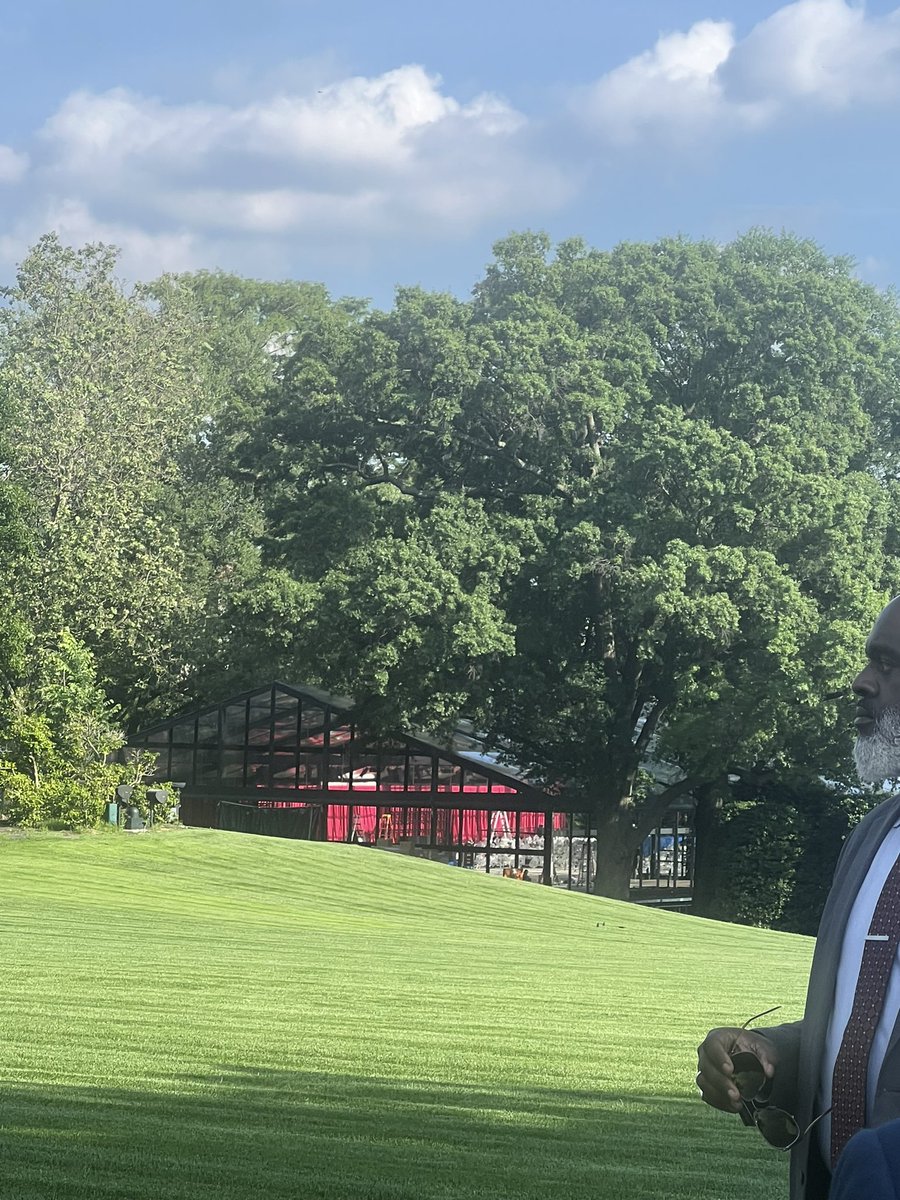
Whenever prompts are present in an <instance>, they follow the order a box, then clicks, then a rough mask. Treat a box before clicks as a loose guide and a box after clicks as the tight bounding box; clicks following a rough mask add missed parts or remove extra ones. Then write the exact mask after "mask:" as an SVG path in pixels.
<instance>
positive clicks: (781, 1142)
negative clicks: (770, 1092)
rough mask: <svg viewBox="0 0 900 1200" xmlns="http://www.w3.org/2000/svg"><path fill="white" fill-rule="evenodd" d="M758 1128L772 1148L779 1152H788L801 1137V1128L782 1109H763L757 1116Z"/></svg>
mask: <svg viewBox="0 0 900 1200" xmlns="http://www.w3.org/2000/svg"><path fill="white" fill-rule="evenodd" d="M756 1128H757V1129H758V1130H759V1132H760V1133H761V1134H762V1135H763V1137H764V1138H765V1139H766V1141H767V1142H768V1143H769V1145H770V1146H775V1147H777V1149H779V1150H787V1148H788V1146H793V1144H794V1142H796V1140H797V1139H798V1138H799V1136H800V1126H799V1125H798V1124H797V1122H796V1121H795V1120H794V1118H793V1117H792V1116H791V1114H790V1113H786V1112H785V1111H784V1109H781V1108H761V1109H760V1110H759V1111H758V1112H757V1114H756Z"/></svg>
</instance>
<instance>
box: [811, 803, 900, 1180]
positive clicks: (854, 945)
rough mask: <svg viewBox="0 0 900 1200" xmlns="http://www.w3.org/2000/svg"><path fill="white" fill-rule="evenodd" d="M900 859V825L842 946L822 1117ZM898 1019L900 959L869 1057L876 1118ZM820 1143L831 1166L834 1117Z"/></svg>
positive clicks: (872, 870) (866, 885) (823, 1125)
mask: <svg viewBox="0 0 900 1200" xmlns="http://www.w3.org/2000/svg"><path fill="white" fill-rule="evenodd" d="M898 857H900V821H898V822H897V823H896V824H895V825H894V826H893V828H891V829H890V830H889V831H888V834H887V836H886V837H885V839H884V841H883V842H882V843H881V845H880V846H879V847H878V850H877V851H876V853H875V857H874V859H873V860H872V865H871V866H870V867H869V871H868V874H867V875H866V877H865V879H864V880H863V884H862V887H861V888H860V889H859V891H858V892H857V894H856V899H855V900H854V902H853V908H852V909H851V910H850V918H849V920H848V921H847V928H846V929H845V930H844V941H843V944H842V946H841V957H840V960H839V961H838V968H837V977H836V980H835V985H834V1004H833V1005H832V1009H831V1019H830V1021H829V1022H828V1032H827V1034H826V1035H825V1053H824V1055H823V1057H822V1075H821V1079H820V1082H819V1099H820V1104H821V1107H820V1109H819V1111H820V1112H824V1110H825V1109H827V1108H830V1107H831V1079H832V1075H833V1074H834V1063H835V1059H836V1058H837V1056H838V1051H839V1050H840V1048H841V1041H842V1040H843V1037H844V1030H845V1029H846V1027H847V1022H848V1021H849V1020H850V1013H851V1011H852V1010H853V998H854V996H855V995H856V982H857V980H858V979H859V968H860V966H861V965H862V956H863V947H864V946H865V941H866V934H867V933H868V932H869V929H870V927H871V924H872V916H873V915H874V912H875V905H876V904H877V903H878V898H879V896H880V895H881V891H882V888H883V887H884V881H885V880H886V879H887V877H888V872H889V871H890V869H891V867H892V866H893V865H894V863H895V862H896V860H897V858H898ZM898 1013H900V953H898V957H897V958H895V959H894V965H893V966H892V967H891V975H890V978H889V979H888V985H887V992H886V993H885V997H884V1007H883V1008H882V1010H881V1017H880V1019H879V1022H878V1026H877V1028H876V1030H875V1038H874V1041H873V1042H872V1050H871V1053H870V1055H869V1073H868V1077H867V1080H866V1108H867V1110H868V1111H870V1112H871V1110H872V1106H873V1104H874V1103H875V1088H876V1085H877V1083H878V1075H879V1073H880V1071H881V1064H882V1063H883V1062H884V1056H885V1054H886V1053H887V1047H888V1042H889V1041H890V1037H891V1034H892V1033H893V1031H894V1025H895V1024H896V1021H897V1014H898ZM819 1139H820V1145H821V1148H822V1154H823V1156H824V1158H825V1162H826V1163H828V1162H830V1161H831V1118H830V1117H823V1118H822V1120H821V1121H820V1122H819Z"/></svg>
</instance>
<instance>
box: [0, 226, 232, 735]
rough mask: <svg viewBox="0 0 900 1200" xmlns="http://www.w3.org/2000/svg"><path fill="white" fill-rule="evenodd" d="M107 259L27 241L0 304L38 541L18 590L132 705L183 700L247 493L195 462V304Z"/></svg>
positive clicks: (19, 457)
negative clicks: (133, 280) (147, 286)
mask: <svg viewBox="0 0 900 1200" xmlns="http://www.w3.org/2000/svg"><path fill="white" fill-rule="evenodd" d="M115 265H116V252H115V251H114V250H113V249H112V248H110V247H107V246H87V247H85V248H83V249H81V250H74V249H69V248H67V247H64V246H62V245H61V244H60V242H59V240H58V239H57V238H56V237H55V235H48V236H46V237H44V238H42V239H41V240H40V241H39V242H38V244H37V245H36V246H35V247H34V249H33V250H32V251H31V252H30V254H29V255H28V256H27V257H26V259H25V260H24V262H23V263H22V264H21V267H20V268H19V272H18V277H17V282H16V284H15V286H14V287H12V288H8V289H6V291H5V296H6V300H7V305H6V307H4V308H3V309H2V310H0V339H2V348H3V356H2V360H0V402H2V403H4V404H6V405H7V406H8V407H9V408H10V410H11V412H12V417H13V424H12V427H11V431H10V450H9V458H8V462H9V465H10V477H11V479H12V480H13V481H14V482H15V483H16V484H17V485H18V486H19V487H20V488H21V489H22V491H23V492H24V493H25V495H26V497H27V504H28V516H29V525H30V533H31V537H32V539H33V542H34V548H35V552H34V553H33V554H32V555H31V556H30V558H29V559H28V560H27V562H24V563H23V564H22V566H21V569H20V571H19V572H18V579H17V600H18V603H19V605H20V606H21V609H22V611H23V613H24V615H25V617H26V619H27V621H28V623H29V624H30V626H31V628H32V630H33V631H34V632H35V634H36V635H37V636H38V637H39V638H41V639H43V640H44V641H45V642H49V641H50V640H52V639H53V638H54V637H55V636H56V635H57V634H58V633H59V631H60V630H61V629H71V630H72V631H73V633H74V634H75V635H76V636H77V638H78V639H79V640H80V641H81V642H83V643H84V644H85V645H86V646H88V647H90V649H91V651H92V652H93V653H94V655H95V657H96V660H97V663H98V667H99V670H100V674H101V677H102V678H103V680H104V681H105V683H106V685H107V687H108V688H109V689H110V694H111V695H112V696H113V697H114V698H115V700H116V701H117V702H118V703H119V704H120V706H122V707H123V709H124V710H125V711H126V712H132V711H134V709H135V708H136V707H138V706H142V707H143V708H144V710H145V711H146V710H147V709H148V707H150V706H151V705H152V702H153V701H154V700H155V699H156V698H157V697H164V698H165V703H166V704H167V705H171V704H177V703H178V702H179V701H181V700H183V692H182V691H181V690H180V689H181V688H183V686H184V682H185V680H186V678H187V676H188V674H189V670H190V666H191V665H192V663H193V660H194V659H195V658H196V657H197V655H198V653H199V651H198V649H197V643H198V641H200V640H201V637H203V636H205V637H206V638H208V637H209V636H210V634H209V629H208V622H209V616H210V613H211V612H214V611H215V610H216V609H217V607H218V606H219V605H220V604H221V599H222V593H223V592H224V591H226V590H227V587H228V584H229V580H230V579H232V578H235V579H237V580H238V581H239V580H240V579H241V578H242V576H243V574H244V573H245V571H246V570H247V569H248V567H247V564H248V560H250V569H251V570H252V569H253V567H254V566H255V559H254V558H253V554H252V551H251V550H249V549H248V547H247V544H246V543H247V537H248V536H249V535H248V534H247V532H246V529H247V524H248V522H247V521H246V520H245V519H244V508H245V507H246V498H245V496H244V495H243V494H242V493H241V491H240V489H239V488H238V487H237V486H235V485H233V484H229V483H227V482H226V483H223V482H220V481H217V480H215V479H210V478H208V477H207V476H204V477H199V478H198V467H197V462H196V454H194V453H193V451H195V449H196V445H197V443H198V440H199V439H201V438H202V433H203V428H204V426H205V424H206V422H207V421H208V419H209V407H208V400H209V397H208V395H207V394H206V393H205V391H204V387H205V385H206V383H207V382H208V381H207V379H206V375H205V374H204V370H203V367H204V364H205V358H204V355H205V351H204V350H203V347H202V344H201V343H202V335H203V330H202V326H201V324H200V322H199V318H198V315H197V313H196V311H195V310H194V308H192V307H191V305H190V304H189V303H188V300H187V298H185V297H183V296H181V295H180V293H178V291H177V290H173V291H172V293H171V294H170V295H169V296H168V297H167V303H166V304H165V305H163V304H161V303H160V302H159V300H158V299H156V298H155V297H154V296H151V295H150V294H149V293H148V292H147V291H146V290H144V289H141V288H137V289H135V290H133V291H130V292H129V291H126V289H125V288H124V287H123V286H122V285H121V284H120V283H119V281H118V280H117V279H116V277H115V273H114V272H115ZM200 512H202V513H203V516H204V519H205V530H206V534H207V536H206V538H205V540H203V541H200V540H199V539H198V538H197V536H196V532H197V527H198V526H199V525H200V524H201V521H200V516H199V514H200ZM251 524H252V522H251ZM217 535H219V536H217ZM0 625H2V622H0Z"/></svg>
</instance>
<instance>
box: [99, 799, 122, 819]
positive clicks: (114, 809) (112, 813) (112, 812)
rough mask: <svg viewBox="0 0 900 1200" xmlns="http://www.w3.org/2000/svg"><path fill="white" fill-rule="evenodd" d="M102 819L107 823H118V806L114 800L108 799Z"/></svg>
mask: <svg viewBox="0 0 900 1200" xmlns="http://www.w3.org/2000/svg"><path fill="white" fill-rule="evenodd" d="M103 820H104V821H105V822H106V823H107V825H118V823H119V806H118V804H117V803H116V802H115V800H110V801H108V802H107V805H106V812H105V813H104V814H103Z"/></svg>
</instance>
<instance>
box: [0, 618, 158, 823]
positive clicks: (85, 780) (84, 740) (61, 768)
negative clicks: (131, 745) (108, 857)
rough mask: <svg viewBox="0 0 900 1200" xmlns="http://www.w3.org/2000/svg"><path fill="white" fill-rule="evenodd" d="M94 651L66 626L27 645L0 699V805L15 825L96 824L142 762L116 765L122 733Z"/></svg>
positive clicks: (134, 779) (137, 775) (136, 776)
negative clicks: (21, 667)
mask: <svg viewBox="0 0 900 1200" xmlns="http://www.w3.org/2000/svg"><path fill="white" fill-rule="evenodd" d="M116 716H117V714H116V713H115V711H114V709H113V707H112V705H111V704H110V702H109V700H108V699H107V697H106V694H105V693H104V690H103V688H102V687H101V686H100V685H99V684H98V682H97V678H96V672H95V667H94V661H93V657H92V656H91V654H90V652H89V651H88V650H86V649H85V647H84V646H82V645H81V644H80V643H79V642H78V641H77V639H76V638H74V637H73V636H72V634H71V633H69V631H68V630H64V631H63V632H62V633H61V634H60V635H59V637H58V638H55V639H53V640H52V641H50V642H47V643H41V642H36V643H34V644H32V645H30V646H29V648H28V654H27V674H26V675H25V676H24V677H23V678H22V679H21V680H20V681H19V682H18V683H17V685H16V686H15V687H13V688H11V689H10V690H9V692H8V693H7V694H6V695H5V696H4V697H3V699H2V702H0V744H2V746H3V750H4V769H3V771H2V773H0V808H2V810H3V811H4V813H5V815H7V816H8V817H9V818H10V819H12V820H13V821H15V822H16V823H17V824H20V825H47V824H52V825H56V826H58V827H62V828H69V829H76V828H82V827H90V826H92V825H97V824H98V823H99V821H100V819H101V817H102V815H103V809H104V805H105V804H106V803H107V802H108V801H109V800H111V799H112V798H113V796H114V794H115V788H116V786H117V785H118V784H119V783H125V782H127V783H136V782H138V781H139V780H140V778H141V776H142V774H143V772H144V771H145V770H146V768H147V762H146V760H138V761H136V762H133V763H131V764H124V763H116V762H115V761H113V759H112V756H113V755H114V753H115V752H116V751H118V750H119V749H120V748H121V747H122V745H123V741H124V738H123V736H122V733H121V731H120V729H119V727H118V723H117V720H116Z"/></svg>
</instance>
